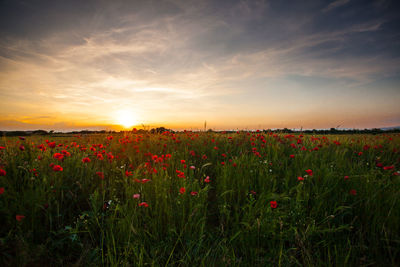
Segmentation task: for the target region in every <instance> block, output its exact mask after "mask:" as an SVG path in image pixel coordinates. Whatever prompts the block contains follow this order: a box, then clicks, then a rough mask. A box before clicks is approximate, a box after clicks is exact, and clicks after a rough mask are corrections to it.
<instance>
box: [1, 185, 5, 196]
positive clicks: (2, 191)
mask: <svg viewBox="0 0 400 267" xmlns="http://www.w3.org/2000/svg"><path fill="white" fill-rule="evenodd" d="M4 191H5V189H4V187H0V195H2V194H4Z"/></svg>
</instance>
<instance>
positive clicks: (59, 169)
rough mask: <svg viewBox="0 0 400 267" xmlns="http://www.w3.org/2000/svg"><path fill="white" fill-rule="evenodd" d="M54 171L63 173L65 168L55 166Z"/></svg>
mask: <svg viewBox="0 0 400 267" xmlns="http://www.w3.org/2000/svg"><path fill="white" fill-rule="evenodd" d="M53 171H55V172H62V171H63V168H62V167H61V166H60V165H54V166H53Z"/></svg>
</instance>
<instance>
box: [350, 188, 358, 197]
mask: <svg viewBox="0 0 400 267" xmlns="http://www.w3.org/2000/svg"><path fill="white" fill-rule="evenodd" d="M349 193H350V195H353V196H355V195H357V191H356V190H355V189H351V190H350V192H349Z"/></svg>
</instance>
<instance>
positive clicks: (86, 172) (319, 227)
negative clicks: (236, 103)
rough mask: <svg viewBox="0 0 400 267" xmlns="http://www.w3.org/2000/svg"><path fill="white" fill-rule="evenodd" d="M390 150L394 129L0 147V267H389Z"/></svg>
mask: <svg viewBox="0 0 400 267" xmlns="http://www.w3.org/2000/svg"><path fill="white" fill-rule="evenodd" d="M46 138H48V140H45V139H46ZM399 151H400V136H399V135H398V134H397V135H340V136H339V135H337V136H335V135H328V136H311V135H304V136H303V135H299V134H296V135H284V134H274V133H262V132H238V133H235V134H225V133H192V132H184V133H178V134H173V133H169V132H165V133H163V134H160V135H158V134H155V135H148V134H138V133H130V134H115V135H114V136H110V135H87V136H67V137H65V136H62V137H57V136H52V137H40V136H32V137H27V138H26V139H25V138H3V139H2V140H1V141H0V218H1V221H2V223H1V227H0V261H1V262H0V264H1V265H3V266H4V265H19V266H31V265H46V266H48V265H68V266H69V265H79V266H80V265H81V266H101V265H106V266H141V265H156V266H158V265H182V266H186V265H189V264H191V265H193V264H194V265H195V266H197V265H204V266H219V265H234V266H235V265H244V266H246V265H258V266H296V265H299V266H302V265H313V266H314V265H315V266H327V265H328V266H338V265H339V266H344V265H355V266H367V265H378V266H379V265H381V266H382V265H386V266H387V265H388V266H390V265H393V266H395V265H396V264H397V263H398V262H400V244H399V242H400V229H399V225H400V199H399V198H400V194H399V189H400V176H399V175H400V172H399V170H400V153H399Z"/></svg>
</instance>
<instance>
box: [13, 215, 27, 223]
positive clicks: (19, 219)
mask: <svg viewBox="0 0 400 267" xmlns="http://www.w3.org/2000/svg"><path fill="white" fill-rule="evenodd" d="M24 218H25V216H24V215H15V219H16V220H17V221H19V222H20V221H22V219H24Z"/></svg>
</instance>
